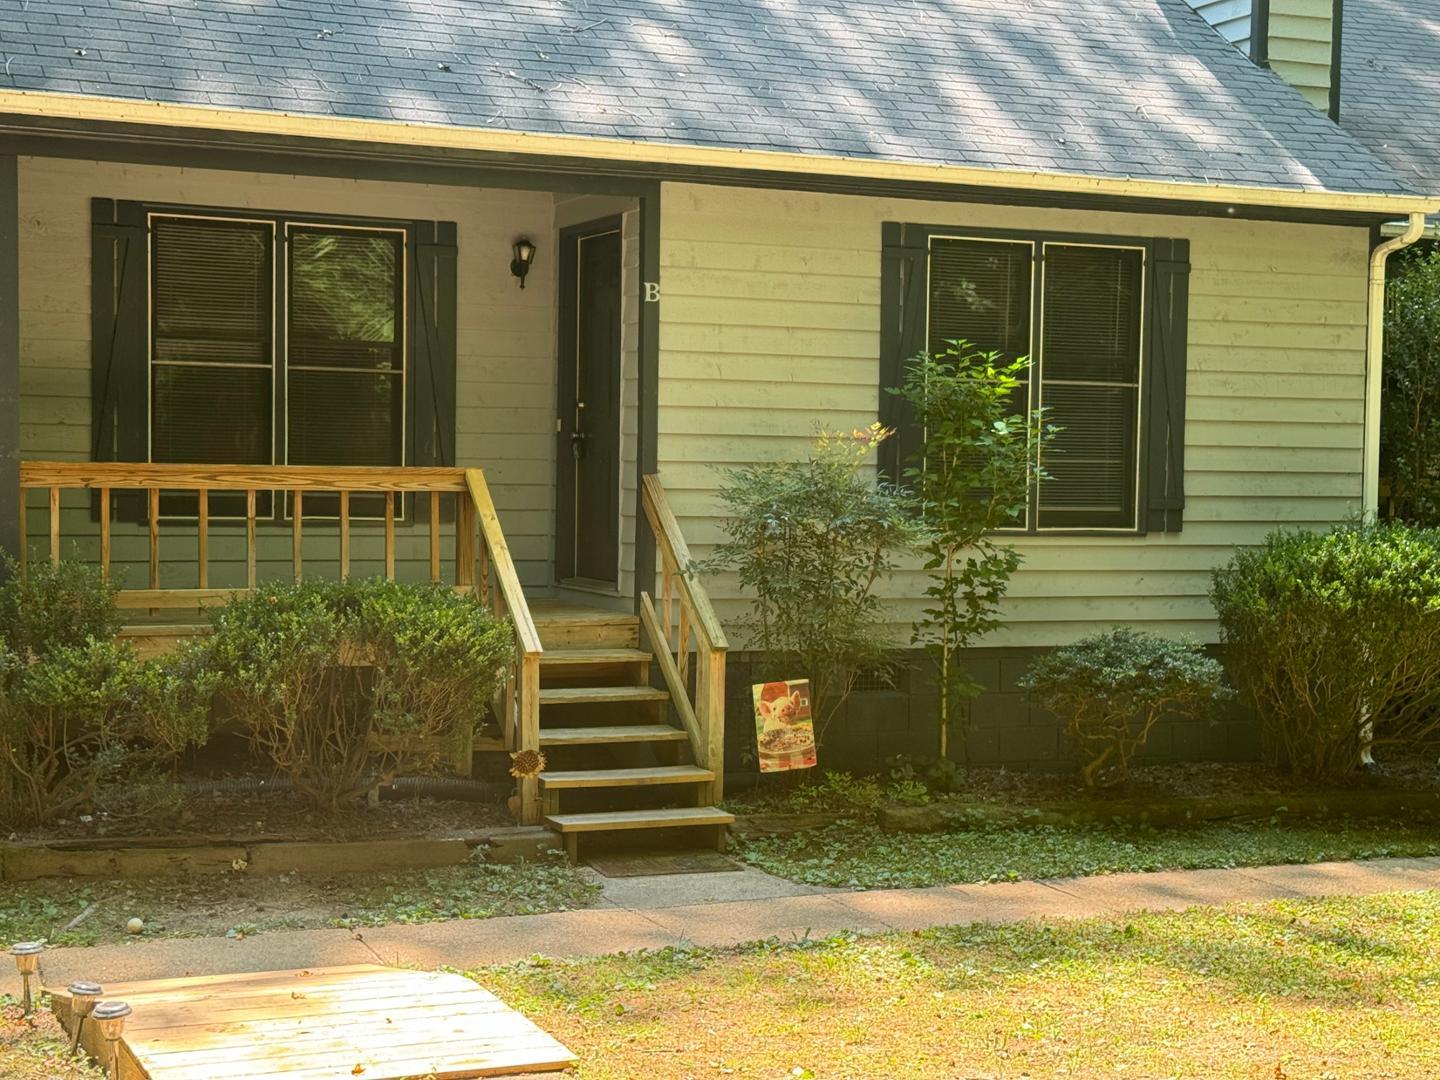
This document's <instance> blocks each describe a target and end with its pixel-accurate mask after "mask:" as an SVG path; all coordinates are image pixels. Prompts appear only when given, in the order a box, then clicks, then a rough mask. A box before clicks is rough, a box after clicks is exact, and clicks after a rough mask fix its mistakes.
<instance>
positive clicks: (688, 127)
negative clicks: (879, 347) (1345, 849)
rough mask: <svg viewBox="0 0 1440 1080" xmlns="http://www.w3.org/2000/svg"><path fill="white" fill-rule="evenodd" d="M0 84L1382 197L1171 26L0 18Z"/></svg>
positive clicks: (439, 1) (687, 10)
mask: <svg viewBox="0 0 1440 1080" xmlns="http://www.w3.org/2000/svg"><path fill="white" fill-rule="evenodd" d="M0 62H3V64H4V68H3V70H0V88H4V87H12V88H19V89H33V90H48V91H58V92H63V93H76V94H93V95H100V96H110V97H115V96H119V97H133V98H151V99H156V100H162V101H170V102H182V103H194V104H202V105H216V106H239V107H244V108H251V109H265V110H285V111H291V112H301V113H313V114H317V115H323V116H340V117H358V118H365V119H383V120H402V121H413V122H422V123H431V124H444V125H454V126H462V127H474V128H493V129H502V130H509V131H523V132H547V133H550V132H553V133H564V134H572V135H590V136H600V137H611V138H625V139H638V140H645V141H650V142H655V143H690V144H702V145H708V146H720V147H745V148H764V149H775V150H787V151H796V152H800V153H814V154H825V155H841V156H851V157H859V158H878V159H889V160H896V161H907V162H924V163H945V164H957V165H969V166H978V167H986V168H1000V169H1020V170H1033V171H1038V172H1067V173H1083V174H1092V175H1101V176H1122V177H1139V178H1145V179H1156V180H1179V181H1190V182H1200V183H1230V184H1241V185H1255V186H1283V187H1292V188H1305V189H1311V190H1330V191H1354V192H1382V193H1392V192H1403V191H1406V190H1407V187H1406V185H1405V184H1404V183H1403V182H1402V181H1401V180H1400V179H1399V178H1398V177H1397V176H1396V175H1395V174H1394V173H1392V172H1391V171H1390V170H1389V169H1388V168H1386V167H1385V166H1384V165H1383V164H1382V163H1380V162H1378V161H1377V160H1376V159H1375V158H1374V157H1373V156H1372V155H1371V154H1370V153H1369V152H1368V151H1367V150H1365V149H1364V148H1363V147H1361V146H1360V145H1358V144H1357V143H1356V142H1355V141H1354V140H1352V139H1351V138H1349V137H1348V136H1346V135H1345V134H1344V133H1343V132H1341V131H1340V130H1339V129H1338V128H1337V127H1335V126H1334V125H1333V124H1331V123H1330V122H1329V121H1328V120H1327V119H1326V118H1325V117H1324V116H1322V115H1321V114H1320V113H1319V112H1318V111H1316V110H1315V109H1313V108H1312V107H1311V106H1309V105H1307V104H1306V103H1305V101H1304V100H1303V99H1302V98H1301V97H1300V95H1299V94H1298V93H1296V92H1295V91H1293V90H1291V89H1290V88H1289V87H1287V86H1285V85H1284V84H1283V83H1282V82H1281V81H1280V80H1279V79H1278V78H1276V77H1274V76H1273V75H1271V74H1269V73H1268V72H1264V71H1261V70H1259V69H1257V68H1255V67H1253V66H1252V65H1251V64H1250V63H1249V62H1248V61H1247V60H1246V59H1245V58H1244V57H1243V56H1241V55H1240V54H1239V53H1238V52H1237V51H1236V50H1235V49H1233V48H1231V47H1230V46H1229V45H1227V44H1226V43H1225V42H1224V41H1223V40H1221V38H1220V37H1219V35H1217V34H1216V33H1215V32H1214V31H1213V30H1211V29H1210V27H1209V26H1207V25H1206V24H1205V22H1204V21H1203V20H1202V19H1201V18H1200V16H1199V15H1197V14H1196V13H1195V12H1193V11H1192V10H1191V9H1190V8H1189V7H1188V6H1186V4H1185V3H1184V0H1084V2H1077V0H0Z"/></svg>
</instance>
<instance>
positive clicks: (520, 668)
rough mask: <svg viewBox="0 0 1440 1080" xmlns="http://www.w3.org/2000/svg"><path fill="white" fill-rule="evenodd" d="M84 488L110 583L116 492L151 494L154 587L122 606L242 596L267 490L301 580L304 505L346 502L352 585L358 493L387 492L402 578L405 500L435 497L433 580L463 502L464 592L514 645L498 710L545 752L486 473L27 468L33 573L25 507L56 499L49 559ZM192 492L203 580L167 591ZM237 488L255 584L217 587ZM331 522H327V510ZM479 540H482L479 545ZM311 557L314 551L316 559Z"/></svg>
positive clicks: (534, 793)
mask: <svg viewBox="0 0 1440 1080" xmlns="http://www.w3.org/2000/svg"><path fill="white" fill-rule="evenodd" d="M73 489H82V490H90V491H98V492H99V496H100V497H99V500H98V502H99V507H98V514H99V531H100V537H99V539H100V568H101V572H102V574H104V575H105V576H106V577H107V578H108V577H109V575H110V569H111V549H112V541H113V537H114V530H113V527H112V520H111V518H112V512H111V499H110V495H111V493H112V492H115V491H143V492H145V494H146V507H147V513H146V515H145V517H146V524H147V525H148V553H149V580H148V582H147V587H145V588H133V589H132V588H122V589H120V590H119V592H118V594H117V602H118V604H119V606H121V607H122V608H140V609H152V610H155V609H162V608H177V609H197V608H202V607H207V606H211V605H214V604H221V603H224V602H225V601H226V600H228V599H229V598H230V597H232V596H235V595H237V594H238V595H243V594H245V593H248V592H249V591H250V590H252V589H254V588H255V586H256V584H257V580H258V572H257V563H258V546H259V545H258V543H257V521H258V520H259V519H258V517H257V504H258V501H259V498H258V497H259V495H260V494H262V493H268V492H285V493H288V495H289V497H290V500H291V501H290V506H289V519H290V521H289V524H290V532H291V561H292V563H293V574H294V579H295V580H296V581H299V580H301V578H302V576H303V573H304V556H305V543H304V538H305V531H304V507H305V503H304V499H305V495H306V494H307V493H311V492H314V493H321V494H325V495H335V496H338V498H337V500H336V501H337V505H338V525H339V544H338V552H336V554H337V555H338V561H339V570H340V576H341V577H342V578H349V576H350V568H351V536H352V532H353V529H354V523H353V522H352V517H351V513H350V505H351V497H352V496H353V495H356V494H370V495H374V494H385V495H389V496H392V497H390V498H386V499H385V510H384V517H383V527H384V564H385V576H386V577H387V578H390V579H392V580H393V579H394V577H395V553H396V540H395V523H396V513H395V499H394V498H393V496H395V495H401V494H405V495H413V496H415V499H416V502H415V508H416V514H415V516H416V517H417V518H419V517H420V514H421V505H422V500H424V499H425V497H426V496H428V503H427V504H426V512H427V516H428V519H429V520H428V525H429V533H428V535H429V551H428V554H429V576H430V580H431V581H433V582H436V583H440V582H442V580H443V577H442V567H441V558H440V548H441V544H440V541H441V534H442V531H441V526H440V519H441V512H440V511H441V499H442V497H444V496H446V495H452V496H453V497H454V499H455V569H454V580H453V585H454V588H455V589H456V590H457V591H459V592H462V593H469V594H472V595H474V596H476V597H477V598H478V599H479V601H480V602H481V603H482V604H486V605H487V606H489V607H490V609H491V610H492V611H493V612H495V614H496V615H497V616H499V617H501V618H506V619H508V620H509V621H510V624H511V626H512V627H513V629H514V634H515V650H514V654H513V656H512V658H511V662H510V665H509V670H508V672H507V677H506V681H505V686H504V690H503V692H502V694H501V702H500V706H499V708H498V709H497V712H498V713H499V714H500V715H499V721H500V726H501V731H502V734H503V736H504V740H505V745H506V747H507V748H509V749H512V750H518V749H531V750H538V749H539V746H540V655H541V646H540V635H539V633H538V632H537V631H536V629H535V623H534V620H533V619H532V618H531V615H530V609H529V606H528V605H527V604H526V601H525V593H524V590H523V589H522V588H521V586H520V579H519V576H518V575H517V574H516V571H515V563H514V560H513V559H512V558H511V556H510V549H509V547H508V545H507V544H506V542H505V535H504V533H503V532H502V531H501V528H500V519H499V518H498V516H497V515H496V513H495V504H494V501H493V500H492V499H491V496H490V488H489V486H488V485H487V484H486V482H485V474H484V471H483V470H481V469H460V468H399V469H395V468H369V467H334V468H332V467H328V466H313V465H276V466H249V465H168V464H166V465H161V464H143V463H142V464H131V463H107V462H55V461H26V462H22V463H21V465H20V535H21V537H22V543H21V551H20V565H21V572H22V573H23V572H24V568H25V562H26V554H27V549H28V547H29V543H28V534H27V532H26V522H25V506H26V502H27V498H26V496H27V493H28V492H30V491H34V490H43V491H47V492H48V494H49V556H50V560H51V561H52V562H59V561H60V557H61V545H62V540H63V538H62V535H61V512H60V511H61V499H60V496H61V492H62V491H65V490H73ZM161 492H165V493H177V492H178V493H192V494H194V495H195V496H196V513H195V515H194V517H193V518H189V517H187V518H186V519H185V526H186V528H187V530H188V528H189V527H190V522H191V521H192V520H193V522H194V533H195V566H196V579H195V585H194V586H193V587H188V586H187V587H182V588H162V587H161V584H160V581H161V573H160V566H161V561H160V529H161V521H162V514H161V505H160V495H161ZM213 492H239V493H243V494H244V495H245V516H244V521H243V524H244V529H245V585H244V586H243V587H237V588H213V587H211V583H210V567H211V554H210V539H211V531H212V523H211V520H210V512H209V510H210V505H209V495H210V494H211V493H213ZM327 516H328V515H327ZM477 534H478V543H477ZM312 553H313V552H312ZM520 794H521V806H522V817H523V819H524V821H525V822H526V823H527V824H533V823H535V822H536V821H538V820H539V813H540V796H539V790H538V785H537V782H536V781H535V780H533V779H531V780H527V781H522V783H521V792H520Z"/></svg>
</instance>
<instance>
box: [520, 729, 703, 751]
mask: <svg viewBox="0 0 1440 1080" xmlns="http://www.w3.org/2000/svg"><path fill="white" fill-rule="evenodd" d="M689 738H690V736H689V735H687V734H686V733H685V732H683V731H681V730H680V729H679V728H677V727H671V726H670V725H669V724H604V725H597V726H595V727H573V728H541V729H540V745H541V746H594V745H600V744H612V743H646V742H686V741H688V740H689Z"/></svg>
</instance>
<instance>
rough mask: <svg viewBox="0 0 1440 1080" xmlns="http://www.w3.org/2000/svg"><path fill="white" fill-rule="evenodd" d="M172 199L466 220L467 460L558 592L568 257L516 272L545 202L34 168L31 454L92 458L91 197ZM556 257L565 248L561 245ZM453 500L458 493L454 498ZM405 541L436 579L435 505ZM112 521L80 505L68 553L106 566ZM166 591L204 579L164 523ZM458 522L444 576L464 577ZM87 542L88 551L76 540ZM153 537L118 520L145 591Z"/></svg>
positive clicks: (25, 316)
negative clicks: (458, 558)
mask: <svg viewBox="0 0 1440 1080" xmlns="http://www.w3.org/2000/svg"><path fill="white" fill-rule="evenodd" d="M96 196H99V197H105V198H115V199H135V200H139V201H153V202H171V203H177V204H182V205H194V206H216V207H225V208H242V209H255V210H265V211H278V212H287V213H314V214H343V215H354V216H359V217H376V218H398V219H403V220H411V219H427V220H448V221H454V222H456V223H457V226H458V232H459V239H458V249H459V283H460V288H459V294H460V308H459V312H458V320H457V321H458V328H457V329H458V333H457V350H456V351H457V379H456V382H457V387H456V393H457V401H456V428H457V432H456V453H457V459H458V461H459V463H460V464H462V465H479V466H482V467H484V469H485V472H486V476H487V478H488V480H489V483H490V485H491V488H492V491H493V493H494V496H495V502H496V505H497V507H498V509H499V511H500V518H501V523H502V526H503V528H504V529H505V533H506V537H507V539H508V540H509V543H510V547H511V551H512V552H513V554H514V556H515V559H516V562H517V564H518V566H519V569H520V573H521V576H522V578H523V579H524V580H525V581H526V583H527V584H532V585H544V584H548V582H549V574H550V569H549V568H550V565H551V560H552V540H551V537H552V534H553V502H554V499H553V494H552V493H553V490H554V489H553V474H554V443H555V436H554V395H555V372H554V335H555V316H554V303H555V279H554V267H555V260H554V259H553V258H541V259H537V260H536V264H535V268H534V270H533V271H532V272H531V274H530V277H529V278H528V280H527V281H526V288H525V289H524V290H523V291H522V290H520V289H519V288H517V287H516V283H515V279H514V278H513V277H512V276H511V275H510V269H509V261H510V256H509V252H510V244H511V242H512V241H513V239H514V237H515V236H517V235H520V234H521V233H528V234H529V235H531V236H534V237H537V238H541V239H543V238H547V237H550V236H551V235H552V232H553V223H554V200H553V198H552V196H550V195H549V194H548V193H544V192H512V191H499V190H472V189H466V188H461V187H448V186H427V185H420V184H391V183H376V182H368V181H347V180H334V179H324V178H316V177H279V176H271V175H256V174H250V173H239V172H222V171H213V170H194V169H173V168H163V167H148V166H144V167H142V166H130V165H118V164H106V163H96V162H83V161H59V160H53V159H34V158H31V159H22V172H21V178H20V200H21V209H20V221H21V232H20V266H21V276H20V304H21V313H20V319H21V322H20V334H21V403H20V421H21V425H20V426H21V432H20V446H21V454H22V456H23V457H25V458H31V459H36V458H47V459H61V460H84V459H86V458H88V457H89V454H90V276H89V268H90V199H91V198H92V197H96ZM552 254H553V249H552ZM446 498H449V496H446ZM29 511H30V519H29V532H30V544H31V548H32V551H33V550H35V549H36V548H37V545H40V546H43V545H45V544H48V539H46V537H47V534H48V524H47V517H46V515H47V513H48V511H47V510H46V503H45V499H44V494H43V493H33V494H32V495H31V501H30V503H29ZM419 519H420V520H419V521H418V522H416V523H414V524H413V525H402V526H401V527H400V528H399V529H398V530H397V532H398V535H397V541H396V542H397V558H398V559H399V561H400V563H401V565H400V567H399V568H398V569H399V573H400V574H401V576H403V577H407V578H411V579H419V578H423V577H424V576H426V574H427V567H428V559H429V541H428V524H427V523H428V505H422V507H421V512H420V515H419ZM354 528H355V537H354V539H353V541H352V543H353V552H352V560H353V570H354V572H355V573H357V574H365V573H377V572H380V571H382V570H383V563H382V562H381V559H382V558H383V551H382V543H383V537H382V535H381V525H380V524H379V523H362V522H356V523H355V527H354ZM96 529H97V526H96V525H95V524H94V523H93V522H92V521H91V520H90V515H89V510H88V499H87V498H86V496H84V495H83V494H80V493H72V494H70V495H67V496H65V499H64V515H63V525H62V537H63V539H64V543H65V551H66V554H67V555H68V554H70V553H72V552H77V553H79V554H81V555H83V556H85V557H87V558H95V557H96V556H97V553H98V541H97V540H96V539H95V533H96ZM305 533H306V537H307V541H306V544H305V550H306V567H307V570H308V571H311V572H314V573H315V574H317V575H322V576H325V575H328V576H333V575H334V573H335V570H336V568H337V561H338V558H339V555H338V545H339V539H338V535H337V528H336V525H335V524H334V523H326V522H321V521H313V522H312V521H309V520H307V521H306V522H305ZM161 537H162V540H161V545H162V546H161V552H162V560H163V565H162V584H163V585H165V586H173V587H185V586H189V585H193V584H195V564H194V561H193V560H194V554H195V539H194V528H193V526H185V525H183V524H180V523H176V524H173V525H172V524H169V523H166V524H162V528H161ZM453 543H454V541H453V536H452V535H451V533H450V530H449V529H448V527H446V534H445V540H444V543H443V545H442V550H443V553H444V558H445V560H446V562H445V569H444V573H445V575H446V576H447V577H448V576H449V575H450V574H451V573H452V572H453V571H452V569H451V567H452V566H453V561H452V560H453ZM77 544H78V545H79V546H78V547H77V546H74V545H77ZM290 544H291V540H290V531H289V528H288V526H277V525H265V524H262V526H261V544H260V554H261V558H262V561H263V562H264V563H265V564H266V565H264V566H263V567H262V575H263V576H265V577H288V576H289V574H290ZM210 549H211V560H212V565H211V571H210V580H211V584H212V586H215V587H225V586H229V585H238V584H242V583H243V580H244V555H245V553H244V531H243V525H236V524H227V523H223V522H218V521H217V522H215V523H214V524H213V526H212V535H211V539H210ZM146 552H147V541H146V538H145V535H144V530H143V528H139V527H136V526H131V525H117V526H116V536H115V542H114V553H115V559H116V562H117V563H118V564H123V565H124V566H125V569H126V571H127V575H126V580H127V583H128V584H129V585H130V586H143V585H145V584H146V583H147V581H148V576H149V572H148V564H147V554H146Z"/></svg>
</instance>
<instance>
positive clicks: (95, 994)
mask: <svg viewBox="0 0 1440 1080" xmlns="http://www.w3.org/2000/svg"><path fill="white" fill-rule="evenodd" d="M102 993H104V991H103V990H101V989H100V984H99V983H93V982H73V983H71V984H70V1019H71V1021H72V1022H73V1023H74V1025H75V1028H74V1030H73V1031H71V1032H70V1053H72V1054H73V1053H75V1051H76V1050H78V1049H79V1048H80V1029H81V1028H82V1027H84V1026H85V1018H86V1017H87V1016H89V1015H90V1013H91V1012H93V1011H94V1009H95V1003H96V1002H97V1001H99V1000H100V995H101V994H102Z"/></svg>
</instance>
